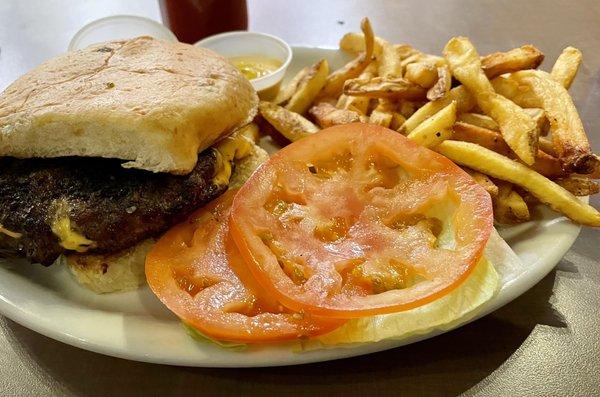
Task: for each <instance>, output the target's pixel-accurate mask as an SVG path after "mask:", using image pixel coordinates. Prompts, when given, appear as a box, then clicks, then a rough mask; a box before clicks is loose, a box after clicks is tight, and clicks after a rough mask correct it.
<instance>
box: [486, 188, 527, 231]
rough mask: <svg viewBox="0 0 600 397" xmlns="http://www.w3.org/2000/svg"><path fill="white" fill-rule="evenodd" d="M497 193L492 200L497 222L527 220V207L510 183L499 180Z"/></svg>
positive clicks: (507, 222) (508, 222) (506, 222)
mask: <svg viewBox="0 0 600 397" xmlns="http://www.w3.org/2000/svg"><path fill="white" fill-rule="evenodd" d="M497 184H498V195H497V196H496V198H495V199H494V200H493V204H494V219H495V220H496V222H498V223H504V224H512V223H521V222H526V221H528V220H529V208H528V207H527V203H526V202H525V200H524V199H523V197H521V195H520V194H519V193H517V192H516V191H514V190H513V186H512V184H511V183H507V182H503V181H499V182H497Z"/></svg>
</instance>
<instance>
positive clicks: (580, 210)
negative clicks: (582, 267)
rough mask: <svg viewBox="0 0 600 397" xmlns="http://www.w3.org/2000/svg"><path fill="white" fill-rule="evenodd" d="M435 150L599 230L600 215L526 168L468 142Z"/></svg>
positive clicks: (443, 144) (455, 143)
mask: <svg viewBox="0 0 600 397" xmlns="http://www.w3.org/2000/svg"><path fill="white" fill-rule="evenodd" d="M435 150H436V151H437V152H439V153H441V154H443V155H444V156H446V157H448V158H449V159H450V160H452V161H454V162H455V163H457V164H460V165H464V166H466V167H469V168H472V169H474V170H476V171H479V172H483V173H484V174H487V175H490V176H492V177H494V178H498V179H500V180H504V181H508V182H511V183H514V184H515V185H518V186H521V187H522V188H523V189H525V190H527V191H528V192H530V193H531V194H533V195H534V196H535V197H536V198H538V199H539V200H540V201H541V202H543V203H546V204H547V205H548V206H550V208H552V209H554V210H555V211H558V212H560V213H562V214H564V215H566V216H567V217H569V218H571V219H572V220H574V221H575V222H578V223H581V224H583V225H589V226H600V212H598V211H597V210H596V209H595V208H594V207H591V206H589V205H587V204H585V203H583V202H581V201H579V200H578V199H577V198H576V197H575V196H574V195H573V194H571V193H570V192H568V191H567V190H565V189H564V188H562V187H561V186H559V185H557V184H556V183H554V182H552V181H551V180H550V179H548V178H546V177H544V176H542V175H540V174H538V173H537V172H535V171H533V170H531V169H530V168H528V167H527V166H525V165H523V164H521V163H519V162H517V161H514V160H510V159H508V158H506V157H504V156H502V155H500V154H498V153H496V152H493V151H491V150H488V149H485V148H482V147H481V146H479V145H476V144H473V143H469V142H459V141H450V140H447V141H444V142H442V143H441V144H439V145H438V146H436V148H435Z"/></svg>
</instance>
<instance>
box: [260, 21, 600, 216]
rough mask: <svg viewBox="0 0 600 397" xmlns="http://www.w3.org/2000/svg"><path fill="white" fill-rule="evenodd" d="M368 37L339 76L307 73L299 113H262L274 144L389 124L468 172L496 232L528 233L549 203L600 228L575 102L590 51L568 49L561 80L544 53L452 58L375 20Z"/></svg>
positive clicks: (469, 52)
mask: <svg viewBox="0 0 600 397" xmlns="http://www.w3.org/2000/svg"><path fill="white" fill-rule="evenodd" d="M361 30H362V33H348V34H346V35H344V36H343V37H342V39H341V40H340V49H341V50H343V51H346V52H347V53H350V54H353V55H354V56H355V57H356V58H355V59H354V60H353V61H351V62H349V63H348V64H346V65H345V66H343V67H341V68H340V69H337V70H334V71H332V72H329V74H328V71H327V69H328V68H327V64H326V62H325V61H321V62H319V63H317V64H316V65H313V66H312V67H305V68H304V69H302V70H301V71H300V72H299V73H298V74H297V75H296V76H294V78H293V79H292V80H291V81H290V83H289V84H287V85H286V86H285V87H284V88H283V89H282V90H281V92H280V93H279V94H278V95H277V97H276V99H275V103H277V104H279V105H281V106H284V107H286V108H287V109H285V108H281V107H278V106H275V107H273V106H269V105H265V104H264V103H261V104H260V107H259V108H260V114H261V115H262V116H260V117H258V118H257V122H259V123H260V130H261V131H262V132H263V133H264V132H267V133H268V134H270V135H271V136H272V137H273V138H274V139H279V140H281V143H282V144H287V142H284V141H286V140H285V139H284V137H287V139H288V140H291V141H294V140H297V139H300V138H302V137H303V136H306V135H308V134H311V133H314V132H315V131H317V130H318V129H319V127H320V128H326V127H330V126H333V125H337V124H345V123H352V122H363V123H372V124H378V125H381V126H384V127H387V128H391V129H393V130H396V131H398V132H399V133H402V134H404V135H406V136H407V137H409V138H410V139H411V140H414V141H415V142H417V143H419V144H420V145H423V146H426V147H429V148H432V149H433V150H437V151H439V152H440V153H442V154H444V155H446V156H447V157H449V158H450V159H451V160H453V161H454V162H456V163H457V164H459V165H461V166H463V167H464V168H466V169H465V171H467V172H468V173H469V174H470V175H471V176H472V178H473V179H474V180H475V181H476V182H477V183H479V184H480V185H481V186H483V187H484V189H486V191H487V192H488V193H489V194H490V196H491V197H492V200H493V204H494V217H495V220H496V222H499V223H508V224H512V223H518V222H525V221H527V220H529V219H530V211H531V206H532V205H538V204H541V203H546V204H548V205H549V206H550V207H552V208H554V209H556V210H557V211H559V212H562V213H564V214H566V215H567V216H568V217H570V218H571V219H573V220H574V221H576V222H579V223H582V224H586V225H594V226H600V213H598V211H596V210H594V209H593V208H592V207H590V206H587V205H585V204H583V203H581V202H579V201H578V200H577V199H576V198H575V197H574V196H573V195H576V196H583V195H591V194H596V193H599V190H600V186H599V184H598V183H597V182H595V181H594V179H600V157H598V156H597V155H595V154H593V153H592V152H591V148H590V144H589V142H588V140H587V137H586V134H585V131H584V129H583V125H582V123H581V120H580V119H579V115H578V113H577V110H576V109H575V106H574V104H573V100H572V99H571V97H570V96H569V94H568V92H567V89H568V88H569V86H570V85H571V83H572V82H573V79H574V78H575V75H576V74H577V70H578V68H579V66H580V65H581V62H582V55H581V51H579V50H578V49H576V48H573V47H567V48H565V49H564V50H563V52H562V54H561V55H560V56H559V57H558V59H557V60H556V63H555V64H554V66H553V67H552V73H550V74H549V73H546V72H542V71H539V70H535V69H536V68H538V67H539V66H540V64H541V63H542V61H543V60H544V54H543V53H542V52H541V51H540V50H539V49H538V48H536V47H534V46H533V45H523V46H521V47H518V48H513V49H511V50H509V51H505V52H495V53H492V54H488V55H485V56H482V57H480V56H479V55H478V53H477V50H476V48H475V47H474V46H473V44H472V43H471V42H470V41H469V40H468V39H466V38H463V37H455V38H453V39H451V40H450V41H449V42H448V43H447V44H446V46H445V48H444V54H443V55H444V56H443V57H440V56H437V55H432V54H427V53H424V52H421V51H419V50H418V49H416V48H414V47H412V46H410V45H408V44H396V43H393V42H388V41H386V40H384V39H382V38H381V37H377V36H375V35H374V33H373V30H372V28H371V25H370V23H369V20H368V19H366V18H365V19H363V21H362V23H361ZM457 80H458V82H459V83H460V84H461V85H456V86H455V87H454V88H452V84H453V82H454V83H456V81H457ZM305 113H308V115H309V116H307V117H309V118H310V120H311V121H313V122H314V123H315V124H316V125H315V124H312V122H311V121H309V120H308V119H306V118H304V117H302V115H303V114H305ZM317 125H318V126H319V127H317ZM275 130H277V131H279V133H276V131H275ZM278 142H279V141H278ZM561 186H562V187H561ZM569 192H571V193H572V194H571V193H569ZM528 206H529V207H528Z"/></svg>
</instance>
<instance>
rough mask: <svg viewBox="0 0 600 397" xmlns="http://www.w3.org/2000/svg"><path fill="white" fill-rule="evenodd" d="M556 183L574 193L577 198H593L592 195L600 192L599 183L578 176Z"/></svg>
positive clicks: (558, 180) (562, 179) (571, 176)
mask: <svg viewBox="0 0 600 397" xmlns="http://www.w3.org/2000/svg"><path fill="white" fill-rule="evenodd" d="M556 183H558V184H559V185H560V186H562V187H564V188H565V189H567V190H568V191H570V192H571V193H573V194H574V195H575V196H591V195H592V194H596V193H598V192H600V186H598V183H597V182H595V181H593V180H591V179H589V178H587V177H585V176H581V175H577V174H573V175H569V176H568V177H565V178H560V179H557V180H556Z"/></svg>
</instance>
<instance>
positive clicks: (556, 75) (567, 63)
mask: <svg viewBox="0 0 600 397" xmlns="http://www.w3.org/2000/svg"><path fill="white" fill-rule="evenodd" d="M582 59H583V55H582V54H581V51H579V50H578V49H577V48H575V47H567V48H565V49H564V50H563V51H562V53H561V54H560V55H559V56H558V59H556V62H555V63H554V66H552V71H551V72H550V75H551V76H552V78H553V79H554V81H556V82H557V83H558V84H560V85H562V86H563V87H565V88H566V89H567V90H568V89H569V88H570V87H571V83H573V79H574V78H575V75H577V70H579V65H581V61H582Z"/></svg>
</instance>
